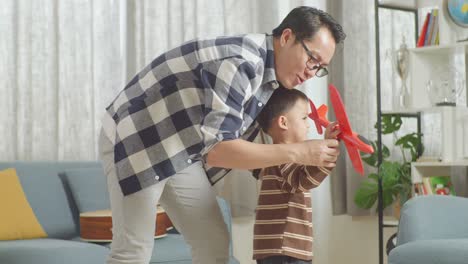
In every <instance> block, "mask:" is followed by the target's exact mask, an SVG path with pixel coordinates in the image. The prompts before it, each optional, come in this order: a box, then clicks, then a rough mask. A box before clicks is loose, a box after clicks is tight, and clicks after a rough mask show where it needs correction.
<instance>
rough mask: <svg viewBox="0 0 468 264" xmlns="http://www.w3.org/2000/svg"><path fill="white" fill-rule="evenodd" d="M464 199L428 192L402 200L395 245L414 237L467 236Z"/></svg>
mask: <svg viewBox="0 0 468 264" xmlns="http://www.w3.org/2000/svg"><path fill="white" fill-rule="evenodd" d="M467 223H468V199H467V198H462V197H456V196H442V195H428V196H420V197H415V198H413V199H411V200H409V201H408V202H406V203H405V204H404V206H403V208H402V210H401V217H400V223H399V226H398V241H397V244H398V245H402V244H405V243H408V242H411V241H415V240H430V239H444V238H468V224H467Z"/></svg>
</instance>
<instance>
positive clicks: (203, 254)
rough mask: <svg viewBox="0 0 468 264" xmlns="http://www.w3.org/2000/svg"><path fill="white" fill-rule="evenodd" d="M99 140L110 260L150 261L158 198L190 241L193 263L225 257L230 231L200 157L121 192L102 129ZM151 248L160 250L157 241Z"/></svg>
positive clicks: (136, 263)
mask: <svg viewBox="0 0 468 264" xmlns="http://www.w3.org/2000/svg"><path fill="white" fill-rule="evenodd" d="M99 141H100V142H99V145H100V152H101V159H102V161H103V166H104V172H105V174H106V177H107V184H108V189H109V195H110V201H111V209H112V226H113V227H112V234H113V237H112V244H111V252H110V254H109V258H108V260H107V263H108V264H123V263H126V264H147V263H149V261H150V259H151V255H152V253H153V244H154V232H155V225H154V223H155V221H156V210H157V207H156V205H157V204H158V203H159V204H161V205H162V207H163V208H164V210H165V211H166V213H167V214H168V216H169V218H170V219H171V221H172V222H173V224H174V226H175V227H176V228H177V230H179V232H180V233H181V234H182V235H183V236H184V238H185V241H187V243H188V244H189V245H190V246H191V249H192V261H193V263H199V264H211V263H213V264H218V263H227V262H228V259H229V234H228V231H227V227H226V224H225V223H224V221H223V217H222V214H221V210H220V208H219V206H218V203H217V201H216V194H215V192H214V190H213V188H212V187H211V184H210V183H209V181H208V178H207V176H206V173H205V171H204V170H203V167H202V165H201V162H196V163H194V164H192V165H191V166H189V167H188V168H186V169H185V170H183V171H181V172H179V173H177V174H176V175H174V176H172V177H169V178H167V179H165V180H163V181H161V182H159V183H157V184H155V185H153V186H151V187H148V188H146V189H143V190H141V191H139V192H136V193H134V194H130V195H127V196H123V194H122V191H121V189H120V185H119V183H118V180H117V175H116V169H115V163H114V146H113V144H112V142H111V141H110V140H109V139H108V138H107V137H106V136H105V134H104V133H103V132H101V136H100V139H99ZM162 239H164V238H162ZM155 254H156V255H157V254H158V248H157V247H156V249H155Z"/></svg>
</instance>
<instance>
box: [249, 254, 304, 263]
mask: <svg viewBox="0 0 468 264" xmlns="http://www.w3.org/2000/svg"><path fill="white" fill-rule="evenodd" d="M257 264H312V261H311V260H301V259H297V258H293V257H289V256H272V257H268V258H264V259H257Z"/></svg>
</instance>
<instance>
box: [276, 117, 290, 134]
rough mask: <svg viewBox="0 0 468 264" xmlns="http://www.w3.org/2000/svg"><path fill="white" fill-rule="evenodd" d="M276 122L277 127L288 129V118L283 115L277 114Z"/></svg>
mask: <svg viewBox="0 0 468 264" xmlns="http://www.w3.org/2000/svg"><path fill="white" fill-rule="evenodd" d="M276 122H277V124H278V127H279V128H281V129H284V130H288V118H287V117H285V116H283V115H282V116H279V117H278V118H277V119H276Z"/></svg>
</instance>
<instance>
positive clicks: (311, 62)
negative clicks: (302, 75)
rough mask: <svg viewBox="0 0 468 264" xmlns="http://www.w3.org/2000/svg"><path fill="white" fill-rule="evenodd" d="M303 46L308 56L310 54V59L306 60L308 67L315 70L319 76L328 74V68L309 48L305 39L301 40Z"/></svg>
mask: <svg viewBox="0 0 468 264" xmlns="http://www.w3.org/2000/svg"><path fill="white" fill-rule="evenodd" d="M301 44H302V47H304V50H305V51H306V53H307V56H309V59H308V60H307V62H306V67H307V69H309V70H310V71H315V76H317V77H323V76H326V75H327V74H328V70H327V68H325V67H323V66H322V65H321V64H320V62H318V60H317V59H316V58H315V57H314V55H312V52H311V51H310V50H309V49H308V48H307V46H306V45H305V44H304V41H303V40H301Z"/></svg>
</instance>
